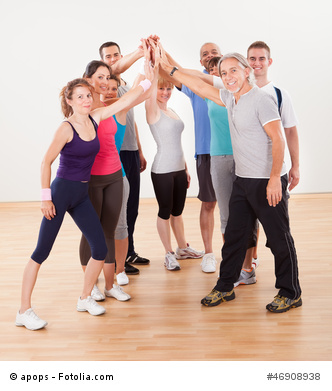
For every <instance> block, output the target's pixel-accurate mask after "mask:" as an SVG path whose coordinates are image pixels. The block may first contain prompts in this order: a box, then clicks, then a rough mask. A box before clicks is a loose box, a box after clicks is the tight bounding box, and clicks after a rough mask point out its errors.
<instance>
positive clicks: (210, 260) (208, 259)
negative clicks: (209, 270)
mask: <svg viewBox="0 0 332 391" xmlns="http://www.w3.org/2000/svg"><path fill="white" fill-rule="evenodd" d="M204 261H205V262H206V263H209V264H213V265H214V263H215V261H216V260H215V259H214V258H213V257H206V258H205V259H204Z"/></svg>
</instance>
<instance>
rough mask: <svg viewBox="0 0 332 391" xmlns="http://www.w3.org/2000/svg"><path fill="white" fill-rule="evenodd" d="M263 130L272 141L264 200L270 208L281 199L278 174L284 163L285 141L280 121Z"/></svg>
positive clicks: (267, 125)
mask: <svg viewBox="0 0 332 391" xmlns="http://www.w3.org/2000/svg"><path fill="white" fill-rule="evenodd" d="M264 130H265V132H266V133H267V135H268V136H269V137H270V139H271V141H272V160H273V161H272V169H271V173H270V179H269V182H268V185H267V187H266V198H267V201H268V203H269V205H270V206H276V205H277V204H278V203H279V202H280V201H281V198H282V189H281V180H280V174H281V169H282V165H283V161H284V152H285V140H284V138H283V136H282V130H281V121H280V120H276V121H272V122H269V123H267V124H266V125H264Z"/></svg>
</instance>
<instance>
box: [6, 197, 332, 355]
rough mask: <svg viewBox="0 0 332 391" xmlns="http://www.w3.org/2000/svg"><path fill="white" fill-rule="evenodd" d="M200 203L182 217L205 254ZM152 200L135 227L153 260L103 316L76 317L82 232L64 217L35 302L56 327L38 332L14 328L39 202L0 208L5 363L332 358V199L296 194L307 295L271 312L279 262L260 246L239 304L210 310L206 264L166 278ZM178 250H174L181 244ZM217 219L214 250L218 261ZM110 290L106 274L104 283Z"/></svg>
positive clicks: (144, 203)
mask: <svg viewBox="0 0 332 391" xmlns="http://www.w3.org/2000/svg"><path fill="white" fill-rule="evenodd" d="M199 209H200V202H199V201H198V200H196V199H192V198H189V199H188V200H187V203H186V208H185V211H184V221H185V228H186V235H187V240H188V242H190V244H191V245H192V246H193V247H195V248H197V249H199V250H201V249H202V240H201V236H200V229H199ZM156 213H157V205H156V202H155V200H146V199H142V200H141V204H140V213H139V217H138V221H137V226H136V233H135V243H136V249H137V250H138V252H139V253H140V254H141V255H143V256H146V257H149V258H150V259H151V264H150V265H149V266H144V267H143V266H142V267H140V270H141V273H140V275H138V276H131V277H130V284H129V285H128V286H127V287H125V290H126V291H127V292H128V293H130V294H131V295H132V300H130V301H129V302H124V303H123V302H122V303H121V302H118V301H116V300H115V299H107V300H106V301H105V302H104V306H105V308H106V310H107V312H106V314H105V315H103V316H100V317H93V316H90V315H88V314H87V313H80V312H77V311H76V301H77V297H78V295H79V293H80V290H81V284H82V277H83V276H82V272H81V268H80V264H79V259H78V243H79V238H80V233H79V231H78V229H77V228H76V226H75V225H74V223H73V222H72V221H71V219H70V217H66V219H65V222H64V225H63V227H62V230H61V232H60V235H59V237H58V239H57V241H56V243H55V246H54V249H53V251H52V253H51V256H50V257H49V259H48V260H47V261H46V262H45V264H44V265H43V267H42V268H41V271H40V275H39V279H38V281H37V285H36V289H35V292H34V295H33V305H34V307H35V310H36V312H37V313H38V314H39V316H40V317H42V318H43V319H46V320H47V321H48V322H49V324H48V326H47V328H46V329H44V330H40V331H36V332H32V331H29V330H26V329H25V328H24V327H15V325H14V321H15V315H16V311H17V309H18V307H19V301H20V286H21V279H22V272H23V269H24V266H25V263H26V261H27V259H28V257H29V256H30V254H31V252H32V250H33V248H34V246H35V242H36V238H37V234H38V229H39V223H40V219H41V213H40V211H39V204H38V203H15V204H14V203H13V204H5V203H3V204H0V240H1V242H0V245H1V254H2V260H1V263H0V268H1V270H0V284H1V289H0V303H1V311H0V322H1V335H0V351H1V360H6V361H11V360H15V361H25V360H38V361H45V360H46V361H47V360H53V361H57V360H61V361H64V360H84V361H85V360H87V361H92V360H93V361H96V360H100V361H104V360H105V361H115V360H118V361H122V360H156V361H159V360H166V361H168V360H228V361H235V360H242V361H246V360H257V361H261V360H264V361H269V360H271V361H278V360H291V361H293V360H294V361H300V360H305V361H308V360H309V361H319V360H331V359H332V327H331V325H332V305H331V303H332V289H331V269H332V255H331V254H332V240H331V237H332V194H321V195H318V194H315V195H295V196H292V197H291V200H290V216H291V226H292V233H293V236H294V239H295V243H296V247H297V253H298V258H299V267H300V281H301V285H302V290H303V295H302V298H303V306H302V307H300V308H297V309H294V310H291V311H289V312H287V313H284V314H271V313H268V312H267V311H266V310H265V305H266V304H267V303H268V302H269V301H271V299H272V298H273V297H274V295H275V294H276V290H275V288H274V268H273V258H272V255H271V253H270V251H269V250H268V249H267V248H265V247H264V244H265V237H264V233H263V232H261V236H260V241H259V259H260V266H259V268H258V270H257V283H256V284H255V285H251V286H240V287H238V288H236V300H234V301H232V302H229V303H224V304H222V305H220V306H218V307H215V308H205V307H204V308H203V307H202V306H201V305H200V300H201V298H202V297H203V296H205V295H206V294H207V293H208V292H209V291H210V290H211V289H212V287H213V286H214V284H215V281H216V278H217V273H214V274H205V273H202V272H201V269H200V260H184V261H181V266H182V270H181V271H179V272H169V271H166V270H165V268H164V266H163V248H162V245H161V243H160V240H159V237H158V234H157V231H156V227H155V220H156ZM174 246H175V243H174ZM220 248H221V234H220V229H219V215H218V211H217V210H216V214H215V234H214V252H215V254H216V255H217V257H218V261H220ZM99 286H100V287H101V288H103V277H101V278H100V280H99Z"/></svg>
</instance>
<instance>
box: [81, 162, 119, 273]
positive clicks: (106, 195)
mask: <svg viewBox="0 0 332 391" xmlns="http://www.w3.org/2000/svg"><path fill="white" fill-rule="evenodd" d="M122 194H123V178H122V169H121V170H119V171H117V172H115V173H114V174H110V175H91V179H90V183H89V197H90V200H91V203H92V205H93V207H94V208H95V211H96V212H97V215H98V217H99V219H100V222H101V225H102V227H103V231H104V235H105V239H106V244H107V248H108V253H107V256H106V259H105V263H114V262H115V244H114V232H115V228H116V226H117V224H118V220H119V215H120V211H121V205H122ZM90 256H91V254H90V247H89V244H88V242H87V240H86V238H85V236H84V235H82V238H81V243H80V260H81V265H83V266H86V265H87V263H88V261H89V259H90Z"/></svg>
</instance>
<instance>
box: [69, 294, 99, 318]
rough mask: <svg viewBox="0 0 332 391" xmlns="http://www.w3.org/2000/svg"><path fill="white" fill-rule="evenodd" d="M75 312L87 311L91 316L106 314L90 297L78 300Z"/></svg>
mask: <svg viewBox="0 0 332 391" xmlns="http://www.w3.org/2000/svg"><path fill="white" fill-rule="evenodd" d="M76 309H77V311H80V312H83V311H88V312H89V314H91V315H95V316H97V315H102V314H104V313H105V312H106V310H105V308H104V307H102V306H101V305H99V304H98V303H97V302H96V301H95V300H93V298H92V297H91V296H88V297H87V298H86V299H81V298H80V297H79V298H78V301H77V306H76Z"/></svg>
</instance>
